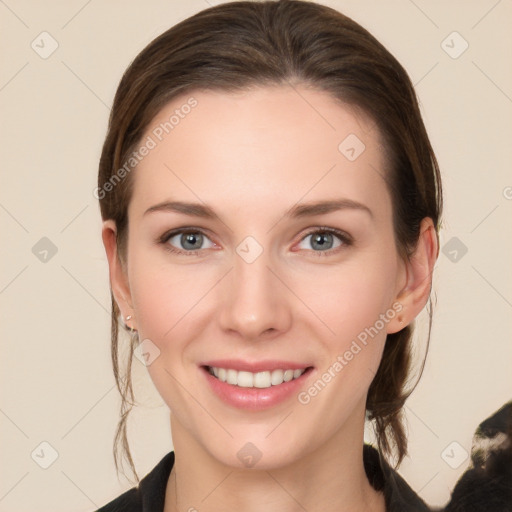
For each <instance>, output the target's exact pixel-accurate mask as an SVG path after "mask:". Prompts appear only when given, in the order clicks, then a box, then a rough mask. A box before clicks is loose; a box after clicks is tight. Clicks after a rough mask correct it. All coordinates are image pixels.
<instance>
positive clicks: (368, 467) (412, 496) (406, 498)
mask: <svg viewBox="0 0 512 512" xmlns="http://www.w3.org/2000/svg"><path fill="white" fill-rule="evenodd" d="M363 459H364V467H365V471H366V475H367V477H368V480H369V482H370V484H371V485H372V486H373V488H374V489H375V490H377V491H380V492H382V493H383V494H384V499H385V502H386V510H387V511H388V512H405V511H407V512H409V511H411V512H430V508H429V507H428V506H427V505H426V503H425V502H424V501H423V500H422V499H421V498H420V497H419V496H418V494H416V493H415V492H414V491H413V489H412V488H411V487H410V486H409V485H408V484H407V482H406V481H405V480H404V479H403V478H402V477H401V476H400V475H399V474H398V473H397V472H396V471H395V470H394V469H393V468H392V467H391V466H390V465H389V464H388V463H387V462H386V460H385V459H384V458H383V457H382V456H381V454H380V453H379V452H378V450H376V449H375V448H374V447H373V446H370V445H368V444H365V445H364V450H363Z"/></svg>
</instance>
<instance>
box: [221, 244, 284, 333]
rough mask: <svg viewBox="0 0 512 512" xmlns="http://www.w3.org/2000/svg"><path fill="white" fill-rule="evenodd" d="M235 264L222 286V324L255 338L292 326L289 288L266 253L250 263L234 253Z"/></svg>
mask: <svg viewBox="0 0 512 512" xmlns="http://www.w3.org/2000/svg"><path fill="white" fill-rule="evenodd" d="M233 267H234V268H233V269H232V271H231V272H230V273H229V274H228V275H227V276H226V279H225V282H224V286H223V287H222V297H221V298H220V301H221V302H220V309H221V310H220V312H219V316H218V318H219V322H220V326H221V328H222V329H223V330H224V331H226V332H229V331H231V332H236V333H238V334H239V336H240V337H241V338H244V339H247V340H252V341H254V340H258V339H261V338H263V337H264V338H265V339H268V337H269V336H270V335H273V336H277V335H279V334H282V333H283V332H285V331H286V330H287V329H289V327H290V324H291V318H292V315H291V310H290V291H289V290H287V288H286V287H285V286H284V285H283V283H282V282H281V280H280V279H279V278H278V277H277V276H276V274H278V273H279V272H278V271H277V269H275V268H273V265H272V262H271V261H270V258H269V257H268V255H267V253H266V252H265V251H263V253H262V254H261V255H260V256H259V257H258V258H257V259H256V260H255V261H252V262H250V263H249V262H248V261H246V260H244V258H243V257H240V256H239V254H234V260H233ZM274 267H275V265H274Z"/></svg>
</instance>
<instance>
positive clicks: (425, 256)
mask: <svg viewBox="0 0 512 512" xmlns="http://www.w3.org/2000/svg"><path fill="white" fill-rule="evenodd" d="M438 255H439V244H438V240H437V233H436V230H435V228H434V223H433V221H432V219H431V218H429V217H425V218H424V219H423V220H422V221H421V225H420V236H419V239H418V243H417V245H416V249H415V250H414V252H413V254H412V255H411V256H410V258H409V259H408V260H406V261H404V265H405V284H404V285H403V286H402V287H401V289H400V291H399V292H398V294H397V296H396V298H395V302H396V304H397V307H396V308H395V307H394V308H393V309H395V311H396V312H397V315H396V316H395V317H394V318H393V319H392V320H391V321H390V322H389V323H388V328H387V333H388V334H392V333H394V332H397V331H400V330H401V329H403V328H404V327H405V326H407V325H408V324H410V323H411V322H412V321H413V320H414V319H415V318H416V317H417V316H418V315H419V313H420V312H421V310H422V309H423V308H424V307H425V304H426V303H427V300H428V297H429V295H430V290H431V288H432V272H433V271H434V265H435V262H436V260H437V256H438Z"/></svg>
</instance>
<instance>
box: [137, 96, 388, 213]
mask: <svg viewBox="0 0 512 512" xmlns="http://www.w3.org/2000/svg"><path fill="white" fill-rule="evenodd" d="M141 144H146V145H147V146H148V147H151V149H150V150H149V151H146V152H145V153H146V155H145V156H144V157H143V158H141V159H140V162H139V163H138V165H137V167H136V169H135V171H134V172H133V175H132V178H133V179H134V180H135V183H134V193H133V197H132V202H131V204H130V211H131V214H133V215H141V214H142V213H143V211H142V210H143V209H144V208H147V207H149V206H151V205H152V204H154V203H158V202H159V201H165V200H170V199H181V200H191V201H196V202H197V201H198V200H199V201H202V202H205V203H207V204H208V205H211V206H212V207H213V208H215V209H216V210H217V207H218V209H219V211H223V212H227V208H228V206H230V207H231V208H232V209H233V211H240V210H241V209H243V211H246V212H248V213H253V214H263V213H264V212H269V211H271V210H272V206H273V205H275V207H276V212H275V213H277V209H279V210H281V209H282V208H283V207H290V206H292V205H293V204H295V203H297V202H299V201H304V202H307V201H314V200H318V199H337V198H339V197H347V198H349V199H352V200H356V201H360V202H363V203H370V204H372V205H373V209H375V210H377V213H379V210H380V213H381V214H382V215H386V214H388V213H389V212H390V198H389V196H388V192H387V188H386V185H385V182H384V181H383V175H384V173H385V169H384V165H385V163H384V155H383V151H382V147H381V143H380V134H379V133H378V131H377V129H376V127H375V123H374V122H373V121H372V120H371V119H370V118H368V117H367V116H365V115H363V114H362V113H361V112H357V111H356V110H355V109H353V108H350V107H348V106H347V105H343V104H342V103H340V102H338V101H337V100H336V99H334V98H332V97H331V96H330V95H329V94H327V93H326V92H322V91H318V90H312V89H309V88H306V87H304V86H293V87H291V86H274V87H259V88H254V89H251V90H246V91H243V92H236V93H232V92H217V91H215V92H214V91H196V92H192V93H190V94H185V95H182V96H180V97H177V98H175V99H174V100H172V101H171V102H170V103H168V104H167V105H166V106H165V107H164V108H163V109H162V110H161V111H160V112H159V113H158V114H157V116H156V117H155V118H154V119H153V120H152V121H151V123H150V124H149V126H148V128H147V130H146V133H145V135H144V136H143V139H142V141H141Z"/></svg>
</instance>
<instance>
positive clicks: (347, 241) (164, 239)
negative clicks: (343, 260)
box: [158, 227, 353, 257]
mask: <svg viewBox="0 0 512 512" xmlns="http://www.w3.org/2000/svg"><path fill="white" fill-rule="evenodd" d="M186 233H188V234H197V233H200V234H202V235H204V236H206V237H208V235H207V234H206V233H205V232H204V231H203V230H202V229H199V228H198V229H195V228H181V229H176V230H172V231H168V232H166V233H164V234H163V235H162V236H161V237H160V238H159V239H158V243H160V244H162V245H164V246H165V250H167V251H169V252H171V253H173V254H178V255H186V256H197V255H198V254H199V253H200V252H201V251H203V250H205V249H199V250H196V251H182V250H180V249H176V248H175V247H173V246H172V245H170V244H169V243H168V241H169V240H170V239H171V238H172V237H173V236H176V235H181V234H186ZM316 233H322V234H331V235H335V236H336V237H338V238H339V239H340V241H341V242H342V245H341V246H339V247H336V248H335V249H328V250H326V251H314V250H313V249H311V250H310V251H311V252H312V253H313V254H315V255H316V256H319V257H325V256H332V255H333V254H337V253H338V252H339V251H340V250H343V249H344V248H347V247H350V246H351V245H353V239H352V237H351V236H350V235H348V234H347V233H345V232H344V231H340V230H339V229H335V228H328V227H318V228H315V229H313V230H311V231H308V232H307V233H306V234H305V235H304V236H303V237H302V238H301V239H300V242H302V241H303V240H304V239H305V238H307V237H308V236H310V235H314V234H316Z"/></svg>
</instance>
